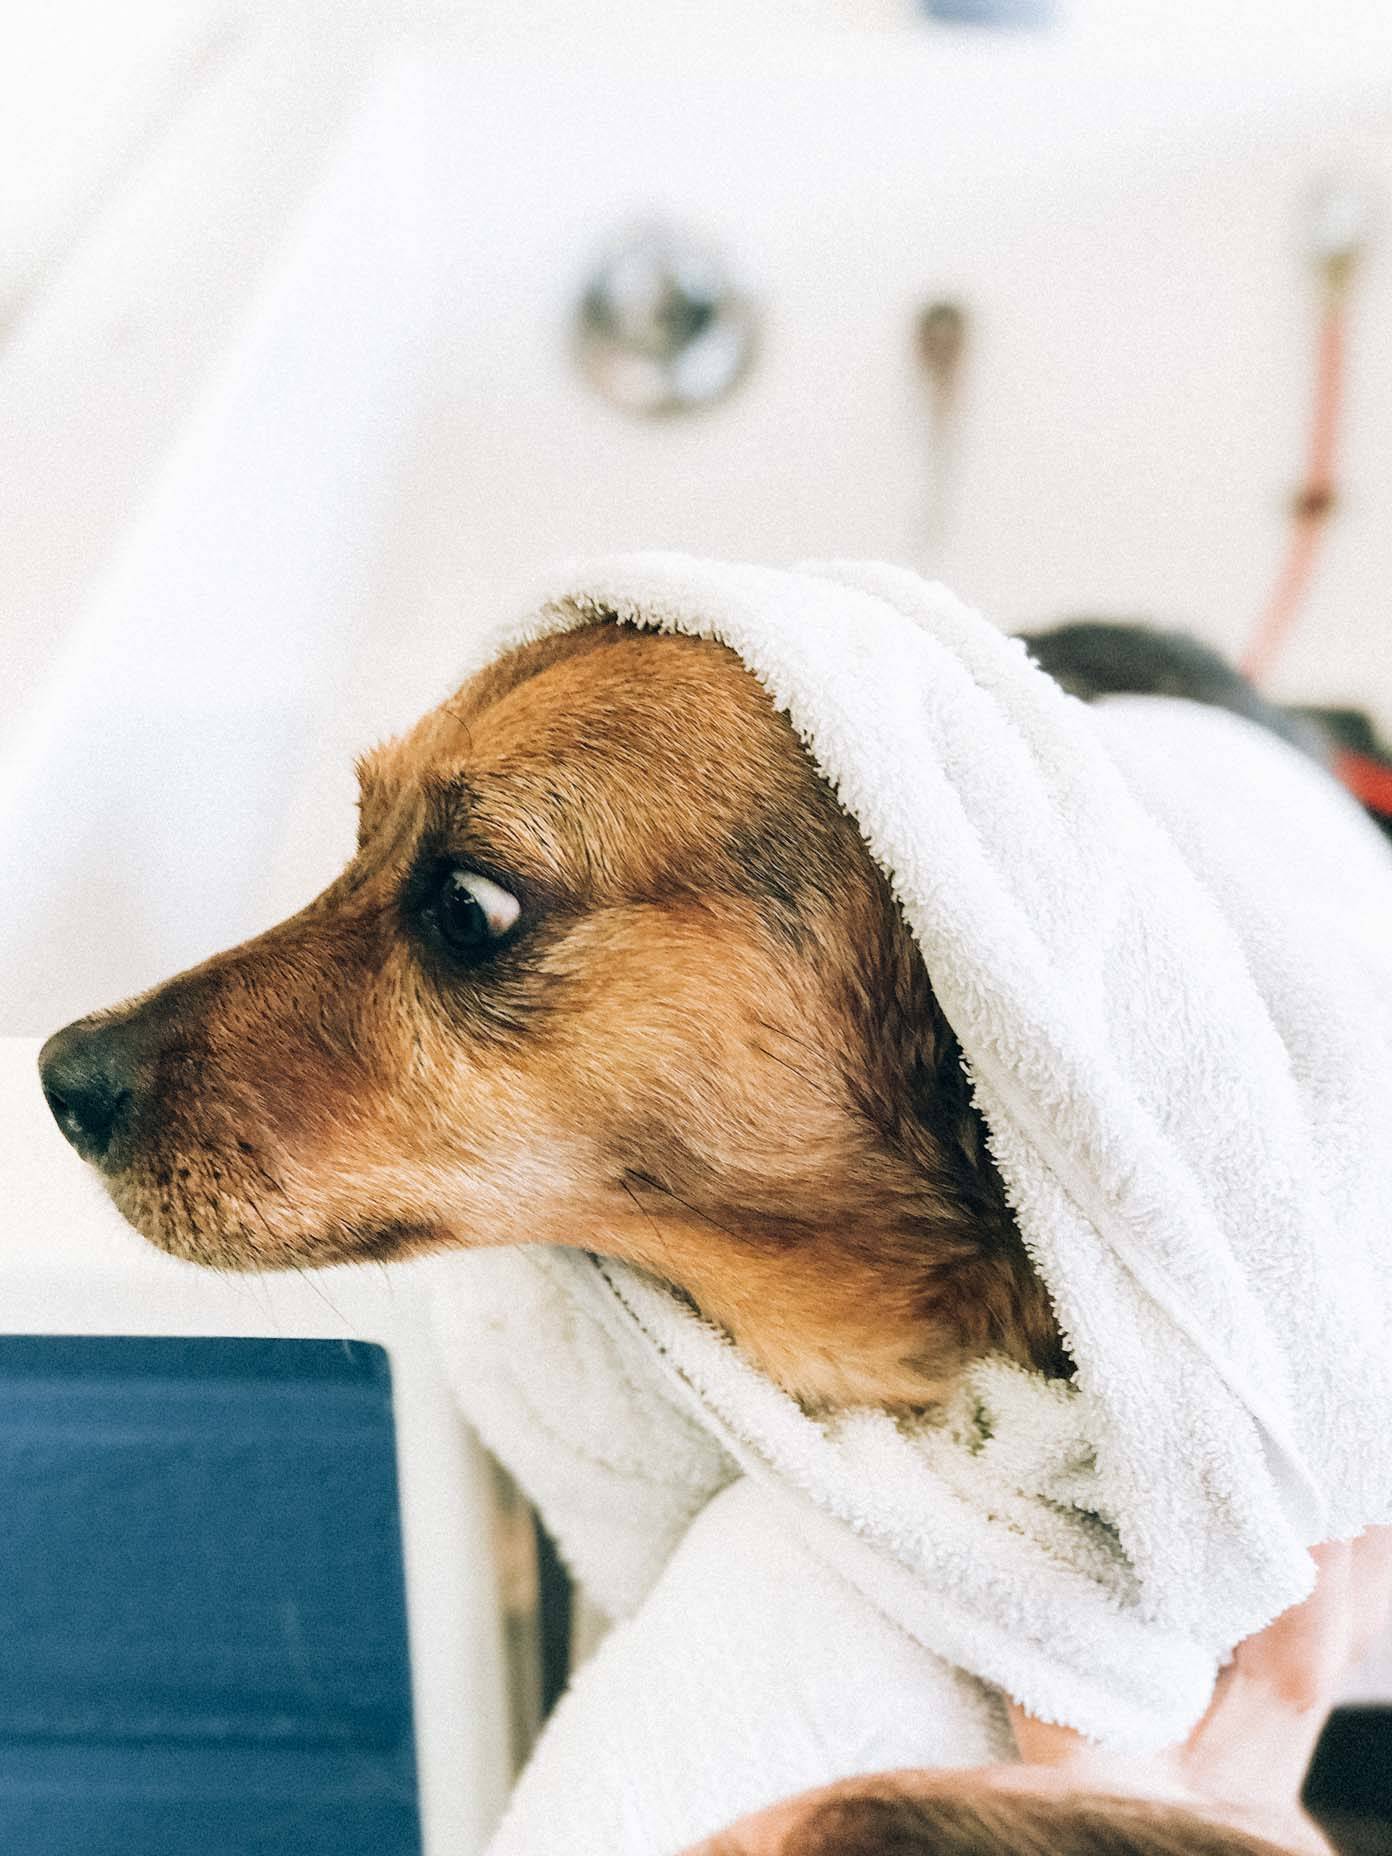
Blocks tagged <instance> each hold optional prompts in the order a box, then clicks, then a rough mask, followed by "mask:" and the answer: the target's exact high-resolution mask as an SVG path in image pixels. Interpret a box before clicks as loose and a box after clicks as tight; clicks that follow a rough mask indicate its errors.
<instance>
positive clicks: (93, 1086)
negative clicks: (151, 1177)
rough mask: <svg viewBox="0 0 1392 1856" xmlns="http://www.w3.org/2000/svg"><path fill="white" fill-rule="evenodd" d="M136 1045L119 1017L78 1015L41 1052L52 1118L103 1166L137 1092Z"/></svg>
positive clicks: (41, 1070)
mask: <svg viewBox="0 0 1392 1856" xmlns="http://www.w3.org/2000/svg"><path fill="white" fill-rule="evenodd" d="M135 1055H136V1053H135V1049H134V1039H133V1038H132V1036H131V1032H130V1028H129V1026H128V1025H127V1024H126V1023H125V1022H123V1021H122V1020H120V1019H115V1020H111V1021H108V1022H106V1023H97V1024H92V1023H90V1022H89V1021H88V1020H87V1019H79V1020H78V1021H77V1023H76V1024H72V1025H66V1026H65V1027H64V1028H63V1030H61V1031H57V1032H55V1033H54V1035H53V1036H52V1037H51V1038H50V1039H49V1040H48V1042H47V1043H46V1044H45V1045H44V1047H43V1049H42V1050H41V1051H40V1052H39V1079H40V1081H41V1083H42V1084H43V1092H44V1096H45V1099H46V1100H47V1102H48V1106H49V1108H50V1109H52V1111H53V1118H54V1120H55V1121H56V1122H57V1123H58V1126H59V1127H60V1128H61V1129H62V1130H63V1133H64V1134H65V1135H66V1136H67V1138H68V1140H69V1141H71V1143H72V1144H73V1146H74V1147H75V1148H76V1149H77V1151H78V1152H79V1153H80V1154H81V1155H82V1158H83V1159H84V1160H93V1161H96V1162H97V1164H98V1165H100V1164H102V1163H103V1162H104V1161H105V1160H106V1159H107V1157H108V1155H109V1153H110V1151H111V1147H112V1144H113V1142H114V1140H115V1137H116V1134H117V1131H118V1129H119V1128H120V1127H121V1125H122V1123H123V1122H124V1120H125V1119H126V1118H127V1117H128V1115H129V1113H130V1110H131V1107H132V1103H133V1099H134V1094H135V1068H136V1065H135Z"/></svg>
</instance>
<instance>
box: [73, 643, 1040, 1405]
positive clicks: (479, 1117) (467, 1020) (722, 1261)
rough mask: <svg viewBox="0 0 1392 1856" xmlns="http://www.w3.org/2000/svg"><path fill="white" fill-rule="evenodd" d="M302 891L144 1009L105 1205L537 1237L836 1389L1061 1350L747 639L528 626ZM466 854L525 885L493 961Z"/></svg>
mask: <svg viewBox="0 0 1392 1856" xmlns="http://www.w3.org/2000/svg"><path fill="white" fill-rule="evenodd" d="M361 784H362V800H361V836H360V844H359V849H358V852H357V855H356V856H355V858H354V859H353V861H352V862H351V863H350V864H349V866H348V868H347V869H346V870H345V871H344V873H343V874H342V876H341V877H340V878H339V879H338V880H337V881H336V882H335V883H334V884H333V885H332V886H331V887H330V888H329V889H328V890H327V891H326V892H325V893H324V894H323V895H322V896H320V897H319V898H318V899H317V900H315V901H314V902H312V903H311V904H310V905H309V906H308V907H307V908H306V909H304V910H303V911H302V912H301V913H300V914H298V915H296V916H294V917H293V918H291V919H290V920H289V921H287V922H284V923H282V924H281V925H280V926H278V927H276V928H274V929H272V930H271V931H270V932H269V933H267V934H265V935H263V936H261V937H259V938H258V939H256V940H254V941H251V942H248V943H247V944H245V945H244V946H242V947H239V948H235V949H233V950H231V951H230V952H228V953H225V954H222V955H219V956H218V957H217V958H215V959H214V960H211V961H209V962H207V963H206V964H205V965H204V966H202V967H200V968H197V969H195V970H194V971H192V972H190V973H188V974H185V975H182V976H180V977H179V978H177V979H175V980H172V981H170V982H169V983H168V985H166V986H164V987H162V988H160V989H159V990H158V991H157V992H155V993H153V994H150V995H147V996H146V997H145V998H144V999H143V1000H140V1001H136V1002H135V1004H134V1005H133V1006H129V1007H126V1008H123V1012H124V1013H125V1015H126V1017H127V1019H128V1021H129V1026H130V1035H131V1037H132V1039H133V1040H134V1041H135V1043H136V1044H137V1045H138V1049H139V1078H140V1082H139V1089H138V1091H137V1102H138V1112H137V1113H135V1114H134V1116H133V1117H132V1119H131V1122H130V1126H129V1128H128V1129H127V1130H126V1131H124V1132H123V1134H122V1137H121V1139H120V1141H119V1142H118V1143H117V1144H116V1146H115V1147H114V1148H113V1151H112V1154H111V1155H110V1156H109V1157H108V1161H107V1170H108V1173H109V1174H110V1176H111V1189H112V1192H113V1195H114V1196H115V1198H116V1201H117V1203H118V1204H119V1205H120V1207H121V1209H122V1210H123V1211H124V1212H125V1213H126V1215H127V1216H128V1217H129V1218H130V1219H131V1221H132V1222H133V1223H134V1224H136V1225H137V1226H138V1228H139V1229H141V1230H142V1231H143V1232H145V1234H146V1235H147V1236H149V1237H150V1238H151V1239H153V1241H155V1242H156V1243H158V1244H160V1245H162V1246H163V1247H164V1248H166V1249H168V1250H170V1251H173V1252H176V1253H178V1254H180V1255H183V1256H186V1257H192V1258H194V1259H196V1260H197V1261H199V1262H201V1263H205V1264H209V1265H213V1266H215V1267H219V1268H231V1269H263V1268H272V1269H274V1268H283V1267H289V1266H310V1265H316V1264H323V1263H329V1262H333V1261H337V1260H342V1259H345V1258H354V1257H375V1258H383V1257H393V1256H406V1255H413V1254H417V1253H419V1252H421V1251H423V1250H427V1249H433V1248H438V1247H441V1246H448V1245H467V1244H479V1243H490V1244H492V1243H525V1242H537V1241H539V1242H548V1243H560V1244H569V1245H578V1246H581V1247H584V1248H586V1249H590V1250H594V1251H597V1252H602V1253H605V1254H609V1255H613V1256H617V1257H622V1258H624V1259H626V1260H627V1261H629V1262H631V1263H634V1264H637V1265H639V1266H641V1267H642V1268H644V1269H646V1270H648V1271H651V1272H652V1273H653V1274H655V1275H657V1276H659V1277H661V1278H662V1279H664V1280H665V1281H667V1282H669V1283H671V1284H673V1285H674V1286H675V1287H676V1288H678V1289H679V1290H681V1291H682V1292H683V1293H684V1294H685V1295H687V1296H688V1297H689V1298H690V1299H691V1301H692V1302H693V1303H694V1304H695V1305H696V1306H697V1307H698V1308H700V1309H701V1310H702V1311H703V1312H704V1313H705V1314H706V1315H707V1316H708V1317H709V1318H710V1319H712V1320H713V1321H716V1322H718V1323H720V1324H721V1325H723V1326H724V1327H725V1328H726V1329H727V1330H728V1331H729V1332H731V1333H732V1334H733V1335H734V1336H735V1337H736V1338H737V1339H738V1340H739V1342H740V1343H741V1344H742V1345H743V1347H744V1348H745V1349H746V1350H747V1351H748V1353H749V1354H750V1355H752V1356H753V1357H754V1358H755V1359H756V1360H758V1361H759V1362H760V1363H761V1364H762V1365H763V1366H764V1367H765V1368H766V1369H767V1370H768V1371H769V1372H770V1373H771V1374H773V1375H774V1376H775V1377H776V1378H777V1379H778V1380H779V1381H780V1382H781V1383H783V1384H784V1385H785V1386H787V1387H788V1388H789V1389H790V1390H792V1391H793V1392H794V1393H795V1394H797V1395H798V1396H799V1397H801V1398H803V1399H804V1400H805V1401H807V1402H808V1403H810V1404H826V1403H847V1402H866V1401H869V1402H874V1403H878V1404H883V1405H887V1406H897V1407H904V1406H916V1405H921V1404H924V1403H926V1402H928V1401H930V1400H932V1399H933V1398H935V1397H937V1396H938V1395H939V1394H940V1393H941V1391H942V1389H943V1387H944V1385H945V1384H946V1382H947V1381H949V1380H950V1378H951V1377H952V1376H953V1374H954V1373H955V1372H956V1371H957V1370H958V1368H959V1366H960V1363H961V1362H962V1360H963V1359H964V1358H966V1357H971V1356H973V1355H976V1354H979V1353H982V1352H985V1351H989V1350H993V1349H996V1350H1001V1351H1003V1352H1005V1353H1007V1354H1009V1355H1011V1356H1012V1357H1014V1358H1017V1359H1021V1360H1026V1361H1030V1362H1033V1363H1035V1364H1037V1365H1040V1366H1042V1367H1044V1368H1045V1369H1046V1370H1049V1371H1062V1370H1065V1367H1066V1362H1065V1360H1064V1357H1063V1355H1062V1352H1061V1348H1060V1344H1059V1341H1058V1338H1057V1334H1056V1331H1055V1329H1054V1325H1053V1322H1052V1319H1051V1316H1050V1313H1049V1309H1048V1305H1047V1301H1046V1298H1045V1295H1044V1292H1043V1290H1042V1288H1041V1287H1040V1285H1039V1283H1038V1281H1037V1279H1036V1278H1035V1276H1034V1274H1033V1272H1032V1271H1031V1269H1030V1267H1029V1264H1028V1262H1027V1259H1026V1257H1025V1255H1024V1252H1023V1248H1022V1246H1021V1243H1020V1240H1019V1237H1018V1235H1017V1232H1016V1229H1015V1226H1014V1223H1013V1220H1012V1218H1011V1216H1010V1213H1009V1210H1008V1207H1007V1205H1006V1201H1005V1195H1004V1192H1003V1189H1002V1187H1001V1183H1000V1180H999V1178H998V1176H997V1174H996V1172H995V1169H994V1167H993V1165H992V1163H991V1161H990V1158H989V1156H988V1154H987V1153H986V1151H985V1147H984V1143H983V1136H982V1129H981V1125H980V1122H979V1120H978V1118H977V1116H976V1114H975V1112H974V1111H973V1109H972V1107H971V1104H970V1100H969V1094H968V1087H967V1083H966V1081H965V1079H964V1077H963V1074H962V1069H961V1064H960V1061H959V1056H958V1051H957V1047H956V1044H955V1041H954V1039H953V1037H952V1034H951V1032H950V1030H949V1028H948V1026H947V1024H946V1022H945V1020H944V1018H943V1015H942V1013H941V1011H940V1010H939V1008H938V1005H937V1002H936V1000H935V999H934V996H933V993H932V989H931V987H930V984H929V980H928V976H927V974H926V973H925V971H924V968H923V963H922V960H921V959H920V957H919V954H918V952H917V949H916V947H915V946H914V944H913V942H912V940H911V938H910V936H909V934H908V932H907V930H906V929H905V927H904V925H903V923H902V921H901V920H900V917H899V914H898V912H897V910H896V908H895V906H894V904H893V902H892V900H891V897H890V895H889V892H888V888H887V885H886V883H885V881H884V879H883V877H882V876H881V875H880V873H879V872H878V870H877V869H876V868H875V866H874V865H873V863H872V862H871V860H870V857H869V855H868V853H867V852H866V850H865V848H864V846H863V844H862V842H861V839H860V836H859V833H858V831H857V829H856V827H855V825H854V824H853V823H852V821H851V820H850V819H849V818H848V817H847V816H846V815H845V814H844V813H843V812H842V811H841V809H840V807H839V806H838V804H837V803H836V801H835V799H834V798H833V796H832V794H831V792H830V791H829V789H828V788H827V787H826V786H825V785H824V784H823V782H822V781H821V780H820V779H819V778H818V777H817V776H816V774H815V773H814V771H813V769H812V766H811V764H810V762H809V761H808V759H807V757H806V755H805V754H804V753H803V751H802V749H801V748H800V746H799V744H798V743H797V741H796V739H795V737H794V735H793V732H792V730H791V728H790V726H789V724H788V723H787V721H786V720H785V719H784V718H783V717H782V716H781V715H779V714H777V713H776V712H775V711H774V708H773V706H772V703H771V702H770V700H769V699H768V697H767V696H766V695H765V694H764V692H763V691H762V690H761V689H760V688H759V686H758V685H757V684H756V682H755V681H754V679H753V678H752V677H751V676H750V675H749V674H748V673H747V672H746V671H745V670H744V669H743V667H742V666H741V665H740V663H739V661H738V660H737V659H736V658H735V657H734V656H733V654H732V653H730V652H728V651H726V650H725V649H724V648H723V647H720V646H718V645H714V644H710V643H706V642H702V641H698V640H694V639H690V638H683V637H673V636H667V635H656V634H649V633H641V632H637V631H634V630H632V629H631V628H628V627H623V626H619V625H617V624H613V623H601V624H596V625H592V626H587V627H585V628H584V629H582V630H579V631H575V632H572V633H568V634H564V635H562V636H559V637H555V638H552V639H549V640H546V641H544V642H541V643H538V644H534V645H530V646H526V647H524V648H522V649H520V650H519V651H516V652H514V653H512V654H510V655H509V656H508V657H507V658H505V659H503V660H502V661H501V662H499V663H498V664H495V665H494V666H492V667H491V668H490V669H489V670H487V671H485V672H484V673H483V674H482V675H481V676H479V677H478V678H476V679H475V680H474V681H473V682H472V683H470V684H467V685H466V686H465V687H464V688H463V689H462V690H461V691H460V692H458V693H457V694H456V695H455V696H454V697H453V698H452V699H451V700H450V701H449V702H447V703H445V704H443V705H442V706H441V707H440V708H439V709H437V710H435V711H433V712H432V713H431V714H430V715H427V716H426V717H425V718H424V719H423V720H422V721H421V722H420V723H419V724H418V725H417V726H416V727H415V728H414V729H413V730H412V731H411V732H410V733H409V734H407V735H406V736H405V737H403V738H402V739H400V740H398V741H395V742H392V743H390V744H388V745H387V746H385V747H383V748H380V749H378V750H377V751H376V752H374V753H373V754H371V755H370V756H368V757H367V759H366V761H365V762H364V764H363V766H362V768H361ZM445 863H458V864H462V865H467V866H469V867H471V868H474V869H477V870H479V871H481V872H482V873H483V874H484V875H486V876H489V877H491V878H493V879H494V880H495V881H496V882H498V883H500V884H502V885H503V887H504V888H506V889H508V890H509V891H510V892H512V893H514V894H515V895H517V896H518V898H519V899H520V901H521V905H522V909H521V917H520V920H519V922H518V925H517V928H516V929H515V930H514V932H513V933H512V934H511V935H509V936H508V937H507V938H506V940H505V942H504V943H502V944H501V945H500V946H499V948H498V950H497V951H496V952H494V953H493V954H491V956H490V957H489V958H488V959H487V960H486V961H485V962H484V963H483V964H482V965H480V966H478V967H476V968H468V967H459V966H457V965H455V964H453V963H452V962H451V961H450V959H449V958H448V957H446V956H444V955H443V954H442V953H441V952H440V951H439V949H438V947H436V946H434V945H432V943H431V941H430V939H429V937H428V936H427V935H425V934H424V933H423V932H422V930H421V923H420V915H419V906H420V895H421V887H420V886H421V883H422V882H423V880H424V878H423V875H422V873H423V872H424V871H428V870H429V869H432V868H438V867H440V866H441V865H442V864H445Z"/></svg>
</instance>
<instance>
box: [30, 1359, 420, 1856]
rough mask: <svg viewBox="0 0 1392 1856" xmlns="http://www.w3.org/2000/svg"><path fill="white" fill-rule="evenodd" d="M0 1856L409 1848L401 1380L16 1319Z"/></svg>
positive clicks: (342, 1366)
mask: <svg viewBox="0 0 1392 1856" xmlns="http://www.w3.org/2000/svg"><path fill="white" fill-rule="evenodd" d="M0 1644H3V1655H0V1848H3V1849H13V1850H16V1851H18V1850H23V1851H24V1856H76V1853H77V1852H81V1856H137V1852H138V1853H139V1856H190V1852H194V1853H196V1856H263V1852H264V1856H271V1853H272V1852H276V1853H277V1856H280V1853H281V1852H284V1853H285V1856H321V1853H322V1856H418V1852H419V1849H420V1831H419V1824H418V1818H417V1810H416V1784H415V1760H414V1754H413V1750H412V1735H411V1699H410V1671H409V1664H408V1660H407V1653H406V1614H405V1593H404V1586H403V1577H402V1562H401V1528H400V1515H399V1511H398V1504H397V1488H396V1458H395V1439H394V1433H393V1427H392V1414H391V1382H390V1375H389V1369H388V1363H387V1358H386V1355H385V1353H384V1352H383V1351H382V1349H381V1348H379V1347H370V1346H364V1345H360V1344H357V1343H353V1344H346V1343H340V1342H337V1341H279V1340H276V1341H261V1340H168V1339H151V1340H146V1339H128V1338H121V1339H105V1338H91V1337H86V1336H82V1337H72V1338H68V1337H63V1338H49V1337H38V1336H28V1335H23V1336H0Z"/></svg>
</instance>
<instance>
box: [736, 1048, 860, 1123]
mask: <svg viewBox="0 0 1392 1856" xmlns="http://www.w3.org/2000/svg"><path fill="white" fill-rule="evenodd" d="M754 1048H755V1050H757V1051H758V1053H759V1055H760V1056H761V1057H767V1058H768V1060H769V1062H770V1063H776V1064H777V1065H778V1067H779V1068H780V1069H781V1070H787V1071H788V1072H789V1074H790V1075H793V1076H796V1077H797V1078H798V1079H799V1081H801V1082H804V1083H806V1085H807V1087H808V1088H809V1089H810V1090H811V1091H812V1093H813V1094H814V1095H817V1096H820V1097H821V1099H822V1101H823V1102H826V1103H829V1104H830V1105H831V1107H832V1108H840V1107H841V1106H842V1104H841V1103H840V1102H839V1101H838V1100H837V1098H836V1097H835V1096H834V1095H833V1094H832V1092H831V1091H830V1090H829V1089H827V1088H824V1087H823V1085H822V1084H821V1083H819V1082H818V1081H817V1079H816V1077H815V1076H809V1075H808V1074H807V1072H806V1070H803V1069H800V1068H799V1067H798V1065H797V1064H795V1063H789V1061H788V1059H787V1058H786V1057H779V1056H776V1055H775V1054H774V1052H773V1051H771V1050H769V1049H768V1047H767V1046H766V1045H763V1044H756V1045H755V1046H754Z"/></svg>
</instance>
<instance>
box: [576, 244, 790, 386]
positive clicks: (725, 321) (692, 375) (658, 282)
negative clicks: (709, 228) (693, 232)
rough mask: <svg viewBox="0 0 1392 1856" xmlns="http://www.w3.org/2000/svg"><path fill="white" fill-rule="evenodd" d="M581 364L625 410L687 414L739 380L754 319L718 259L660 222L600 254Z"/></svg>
mask: <svg viewBox="0 0 1392 1856" xmlns="http://www.w3.org/2000/svg"><path fill="white" fill-rule="evenodd" d="M577 343H578V351H579V356H580V365H581V367H582V368H583V370H584V372H585V375H586V377H587V378H588V379H589V380H590V381H591V382H592V383H593V384H594V385H595V386H596V387H598V389H599V390H600V392H601V393H603V394H604V395H605V396H606V397H607V398H608V399H611V400H612V401H613V402H614V403H615V405H617V406H622V407H624V408H625V409H626V410H627V411H629V412H638V413H649V414H652V413H671V412H684V411H687V410H689V409H691V408H693V407H697V406H705V405H709V404H710V403H711V402H712V401H714V400H719V399H723V398H724V396H725V395H726V394H727V393H729V392H730V391H731V389H732V388H733V387H734V386H735V385H736V384H737V383H738V381H739V380H740V379H741V378H742V376H743V375H744V373H745V370H746V369H747V368H748V366H749V363H750V361H751V360H752V359H753V354H754V346H755V316H754V309H753V306H752V304H751V303H750V301H749V299H748V298H747V297H746V296H745V295H744V293H743V292H742V291H741V290H740V289H738V288H737V286H736V285H735V283H734V282H733V280H732V278H731V276H730V274H729V272H728V271H727V269H726V266H725V264H724V262H723V260H722V259H721V257H720V255H719V254H718V253H717V252H715V251H713V250H711V249H710V248H709V247H707V246H704V245H702V244H701V243H699V242H698V241H697V240H695V239H693V238H691V237H689V236H687V235H685V234H683V233H680V232H677V231H675V230H673V229H671V228H669V227H665V226H644V227H640V228H638V229H637V230H636V231H634V232H632V233H630V234H629V235H628V236H627V237H626V238H624V239H622V240H620V241H618V242H617V243H615V244H614V245H613V246H612V247H611V248H610V249H609V250H608V251H607V252H605V253H604V254H603V255H602V257H601V259H600V262H599V264H598V266H597V268H596V270H595V273H594V275H593V277H592V278H591V279H590V281H589V283H588V284H587V285H586V287H585V291H584V294H583V295H582V296H581V299H580V306H579V312H578V318H577Z"/></svg>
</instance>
